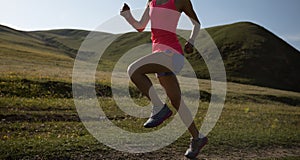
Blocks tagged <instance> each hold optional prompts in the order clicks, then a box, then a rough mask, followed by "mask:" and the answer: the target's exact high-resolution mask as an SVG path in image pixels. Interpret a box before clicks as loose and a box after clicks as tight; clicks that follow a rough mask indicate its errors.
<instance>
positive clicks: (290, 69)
mask: <svg viewBox="0 0 300 160" xmlns="http://www.w3.org/2000/svg"><path fill="white" fill-rule="evenodd" d="M206 31H207V32H208V33H209V34H210V35H211V37H212V39H213V40H214V41H215V43H216V45H217V47H218V49H219V51H220V53H221V55H222V58H223V61H224V64H225V68H226V73H227V79H228V81H233V82H239V83H244V84H254V85H259V86H266V87H271V88H277V89H283V90H291V91H298V92H300V85H299V81H300V63H299V60H300V52H299V51H298V50H296V49H295V48H293V47H292V46H291V45H289V44H288V43H286V42H285V41H283V40H282V39H281V38H279V37H278V36H276V35H275V34H273V33H271V32H270V31H268V30H267V29H265V28H263V27H261V26H259V25H257V24H254V23H251V22H239V23H234V24H229V25H222V26H216V27H211V28H207V29H206ZM89 33H90V31H84V30H74V29H61V30H48V31H33V32H24V31H18V30H15V29H12V28H9V27H6V26H2V25H0V49H1V51H0V54H3V55H5V56H6V58H5V59H4V58H2V59H0V63H1V64H5V63H6V62H5V61H16V57H18V55H20V54H22V56H23V57H22V59H18V63H20V64H22V61H26V57H27V58H28V59H30V57H31V53H34V54H35V55H39V54H40V55H41V57H42V58H44V59H45V61H48V62H51V61H55V60H57V57H58V56H59V58H62V59H64V60H65V61H69V62H70V63H73V60H74V58H75V57H76V54H77V51H78V49H79V47H80V45H81V43H82V41H83V40H84V38H85V37H86V36H87V35H88V34H89ZM101 34H103V35H112V34H109V33H100V35H101ZM112 36H113V35H112ZM180 41H181V43H184V40H183V39H181V40H180ZM149 42H150V33H149V32H144V33H136V32H131V33H127V34H124V35H122V36H121V37H119V38H118V39H117V40H116V41H115V43H114V44H112V45H111V47H110V48H108V49H107V51H106V53H105V55H104V57H105V58H106V59H105V61H106V63H105V65H107V66H105V68H106V71H109V69H112V68H113V65H114V64H115V62H117V60H118V58H120V57H121V56H122V54H123V53H125V52H126V51H128V50H129V49H130V48H132V47H134V46H137V45H140V44H143V43H149ZM45 53H47V56H44V54H45ZM26 55H28V56H26ZM186 57H187V59H188V60H189V61H190V63H192V64H194V65H193V67H194V70H195V72H196V74H197V76H198V77H199V78H209V74H208V71H207V68H206V65H205V63H204V62H203V60H201V57H199V54H197V53H193V54H189V55H186ZM38 63H39V62H35V64H38ZM49 64H52V63H49ZM100 69H102V68H101V67H100Z"/></svg>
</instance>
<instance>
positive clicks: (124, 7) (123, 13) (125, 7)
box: [120, 3, 130, 18]
mask: <svg viewBox="0 0 300 160" xmlns="http://www.w3.org/2000/svg"><path fill="white" fill-rule="evenodd" d="M128 11H130V7H129V6H128V5H127V4H126V3H124V6H123V8H122V9H121V11H120V15H121V16H123V17H125V18H126V17H128V14H129V12H128Z"/></svg>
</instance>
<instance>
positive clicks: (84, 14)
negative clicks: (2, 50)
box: [0, 0, 300, 50]
mask: <svg viewBox="0 0 300 160" xmlns="http://www.w3.org/2000/svg"><path fill="white" fill-rule="evenodd" d="M191 1H192V4H193V7H194V9H195V11H196V13H197V15H198V17H199V19H200V21H201V24H202V27H204V28H207V27H212V26H217V25H224V24H231V23H234V22H240V21H250V22H254V23H257V24H258V25H261V26H263V27H264V28H266V29H268V30H270V31H271V32H273V33H274V34H276V35H278V36H279V37H280V38H282V39H284V40H285V41H287V42H288V43H289V44H291V45H292V46H294V47H295V48H296V49H298V50H300V18H299V15H300V0H191ZM0 2H1V3H0V4H1V5H0V24H2V25H6V26H9V27H12V28H15V29H18V30H24V31H35V30H49V29H65V28H72V29H85V30H94V29H95V28H97V27H98V26H99V25H101V24H103V23H106V22H107V21H109V20H110V19H112V18H116V17H118V18H121V17H119V16H118V14H119V11H120V8H121V7H122V6H123V3H124V2H126V3H127V4H128V5H129V6H130V7H131V9H132V10H142V9H143V8H145V6H146V3H147V0H0Z"/></svg>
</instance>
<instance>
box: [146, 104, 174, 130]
mask: <svg viewBox="0 0 300 160" xmlns="http://www.w3.org/2000/svg"><path fill="white" fill-rule="evenodd" d="M153 113H154V111H152V114H151V117H150V118H149V119H148V120H147V122H146V123H144V127H145V128H153V127H156V126H159V125H160V124H162V123H163V122H164V121H165V120H166V119H168V118H169V117H170V116H171V115H172V114H173V112H172V111H171V110H170V109H169V107H168V106H167V105H166V104H165V105H164V107H163V108H162V109H161V110H160V111H159V112H158V113H156V114H153Z"/></svg>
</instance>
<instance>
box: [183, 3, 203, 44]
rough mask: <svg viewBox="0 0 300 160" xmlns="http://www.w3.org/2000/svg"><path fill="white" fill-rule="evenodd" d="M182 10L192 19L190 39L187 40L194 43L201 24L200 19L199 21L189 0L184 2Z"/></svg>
mask: <svg viewBox="0 0 300 160" xmlns="http://www.w3.org/2000/svg"><path fill="white" fill-rule="evenodd" d="M183 12H184V13H185V14H186V15H187V16H188V17H189V18H190V20H191V21H192V24H193V29H192V32H191V36H190V39H189V40H188V42H190V43H191V44H194V41H195V39H196V37H197V35H198V33H199V31H200V27H201V24H200V21H199V19H198V17H197V15H196V13H195V11H194V9H193V6H192V3H191V1H190V0H187V2H186V3H184V6H183Z"/></svg>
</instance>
